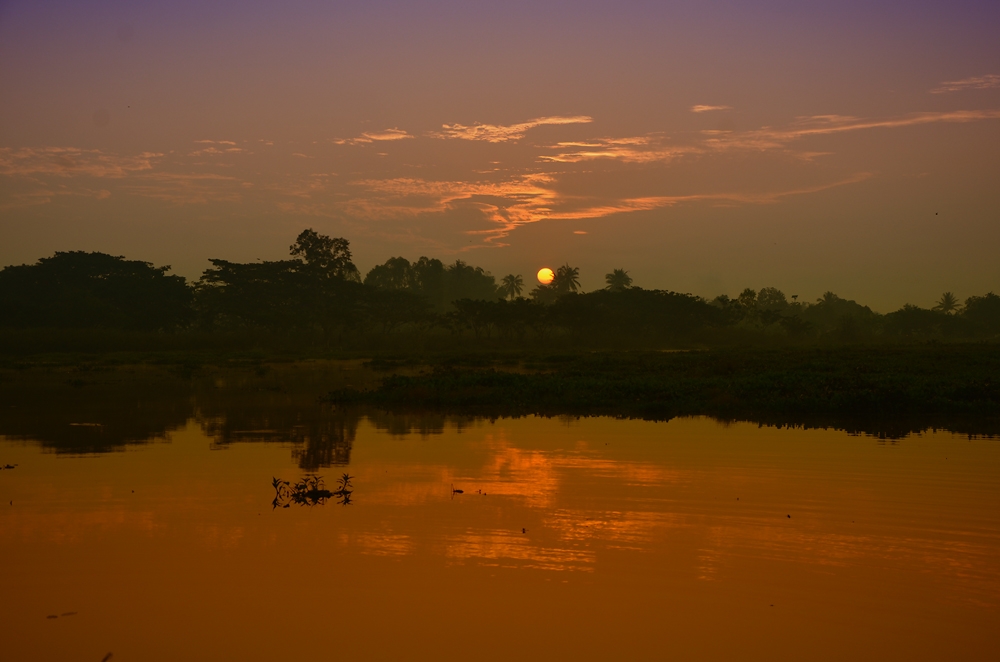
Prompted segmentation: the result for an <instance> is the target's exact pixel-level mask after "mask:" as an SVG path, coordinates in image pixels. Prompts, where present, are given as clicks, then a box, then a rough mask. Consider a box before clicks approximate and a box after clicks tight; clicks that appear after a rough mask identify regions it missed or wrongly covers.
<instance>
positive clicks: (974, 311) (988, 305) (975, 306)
mask: <svg viewBox="0 0 1000 662" xmlns="http://www.w3.org/2000/svg"><path fill="white" fill-rule="evenodd" d="M962 317H963V318H965V319H966V320H968V321H969V323H970V324H972V326H973V329H974V330H975V332H976V333H978V334H983V335H987V336H993V335H997V334H1000V296H997V295H996V294H994V293H993V292H988V293H987V294H984V295H983V296H981V297H969V298H968V299H966V300H965V309H964V310H963V311H962Z"/></svg>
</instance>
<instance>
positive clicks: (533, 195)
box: [345, 173, 872, 246]
mask: <svg viewBox="0 0 1000 662" xmlns="http://www.w3.org/2000/svg"><path fill="white" fill-rule="evenodd" d="M871 177H872V175H871V173H858V174H856V175H853V176H850V177H847V178H844V179H841V180H838V181H835V182H831V183H826V184H820V185H816V186H813V187H802V188H796V189H783V190H778V191H770V192H767V191H765V192H731V193H726V192H719V193H694V194H687V195H672V196H643V197H631V198H614V197H605V198H603V199H595V198H581V197H579V196H570V195H565V194H563V193H561V192H560V191H559V181H558V180H557V179H556V178H555V177H554V176H552V175H543V174H532V175H525V176H522V177H518V178H514V179H510V180H506V181H502V182H461V181H438V182H435V181H427V180H423V179H410V178H398V179H387V180H361V181H356V182H353V184H354V185H356V186H359V187H362V188H364V189H365V195H362V196H358V197H356V198H354V199H352V200H351V201H350V202H349V203H347V204H346V205H345V211H347V212H348V213H349V214H350V215H353V216H356V217H361V218H366V219H369V220H383V219H390V218H395V219H399V218H406V217H413V216H418V215H422V214H440V213H444V212H446V211H449V210H453V209H456V208H458V207H460V206H461V205H469V206H471V207H473V208H475V209H477V210H478V211H479V212H480V213H482V214H483V216H484V217H485V218H486V219H487V220H488V221H489V222H490V223H491V224H492V226H491V227H488V228H486V229H482V230H472V231H469V232H468V233H467V234H471V235H479V236H482V237H483V238H484V244H482V245H492V246H505V245H506V244H505V243H503V239H504V238H505V237H507V236H508V235H509V234H510V233H511V232H513V231H514V230H516V229H517V228H519V227H521V226H524V225H528V224H531V223H538V222H541V221H566V220H587V219H599V218H604V217H607V216H613V215H616V214H627V213H633V212H641V211H652V210H655V209H662V208H666V207H673V206H675V205H678V204H681V203H698V202H708V203H717V204H723V205H740V204H772V203H776V202H778V201H780V200H781V199H783V198H786V197H789V196H795V195H806V194H810V193H817V192H820V191H825V190H827V189H831V188H836V187H840V186H846V185H849V184H856V183H858V182H862V181H865V180H867V179H870V178H871ZM576 234H586V232H584V231H577V232H576Z"/></svg>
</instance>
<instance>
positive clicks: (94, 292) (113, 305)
mask: <svg viewBox="0 0 1000 662" xmlns="http://www.w3.org/2000/svg"><path fill="white" fill-rule="evenodd" d="M169 270H170V267H154V266H153V265H152V264H151V263H149V262H141V261H138V260H126V259H125V258H123V257H115V256H112V255H107V254H105V253H86V252H83V251H71V252H68V253H56V254H55V255H54V256H52V257H47V258H42V259H40V260H39V261H38V262H37V263H36V264H30V265H29V264H24V265H20V266H10V267H6V268H4V269H3V270H2V271H0V326H5V327H14V328H60V329H91V328H101V329H131V330H141V331H160V330H168V329H173V328H177V327H179V326H182V325H184V324H186V323H188V321H189V320H190V319H191V318H192V310H191V301H192V292H191V289H190V288H189V287H188V286H187V283H186V281H185V279H184V278H183V277H181V276H168V275H167V271H169Z"/></svg>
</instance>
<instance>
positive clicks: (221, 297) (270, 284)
mask: <svg viewBox="0 0 1000 662" xmlns="http://www.w3.org/2000/svg"><path fill="white" fill-rule="evenodd" d="M289 251H290V252H291V254H292V255H293V256H297V257H300V258H303V259H296V260H280V261H275V262H257V263H249V264H241V263H238V262H229V261H227V260H219V259H212V260H209V262H211V263H212V268H209V269H206V270H205V272H204V273H203V274H202V277H201V280H200V282H199V286H198V302H199V306H200V307H201V309H202V311H203V312H204V314H205V315H206V317H207V318H208V319H209V320H211V322H212V323H214V324H220V323H221V324H223V325H230V324H234V323H235V324H237V325H244V326H260V327H265V328H270V329H289V328H314V329H320V330H322V331H323V332H324V334H329V333H331V332H332V331H334V330H335V329H338V328H345V327H348V326H351V325H353V324H354V323H356V322H357V321H358V307H359V304H360V301H361V299H362V296H361V294H362V293H361V289H363V286H362V285H361V283H360V278H359V277H358V270H357V267H355V266H354V264H353V263H352V262H351V251H350V242H349V241H348V240H346V239H340V238H331V237H327V236H325V235H320V234H317V233H316V232H315V231H313V230H305V231H304V232H302V233H301V234H300V235H299V237H298V239H297V240H296V242H295V244H293V245H292V246H291V247H290V248H289Z"/></svg>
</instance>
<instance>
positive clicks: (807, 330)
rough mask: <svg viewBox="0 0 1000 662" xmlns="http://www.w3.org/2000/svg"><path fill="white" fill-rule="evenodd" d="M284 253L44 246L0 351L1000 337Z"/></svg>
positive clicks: (946, 312) (925, 322)
mask: <svg viewBox="0 0 1000 662" xmlns="http://www.w3.org/2000/svg"><path fill="white" fill-rule="evenodd" d="M289 252H290V258H291V259H288V260H278V261H272V262H255V263H248V264H242V263H236V262H230V261H227V260H221V259H213V260H210V262H211V266H210V267H209V268H208V269H206V270H205V272H204V274H203V275H202V277H201V278H200V279H199V280H198V281H197V282H196V283H193V284H192V283H188V282H187V281H186V280H185V279H184V278H182V277H180V276H172V275H169V274H168V273H167V272H168V270H169V267H154V266H153V265H152V264H150V263H147V262H141V261H136V260H126V259H124V258H121V257H113V256H110V255H106V254H103V253H84V252H80V251H75V252H68V253H56V254H55V255H54V256H53V257H49V258H43V259H41V260H39V261H38V263H36V264H33V265H19V266H8V267H5V268H4V269H2V270H0V354H7V355H12V354H20V355H27V354H34V353H40V352H53V351H64V352H66V351H68V352H108V351H120V350H122V349H128V350H133V351H227V350H229V349H235V350H240V351H249V350H255V349H257V350H262V351H265V352H279V353H282V352H291V353H295V354H302V353H303V352H312V353H313V354H316V353H319V354H322V355H328V354H329V353H331V352H340V353H342V354H343V353H372V354H376V353H380V352H397V353H407V354H419V353H423V352H432V353H433V352H439V351H451V350H456V349H457V350H461V351H484V350H486V351H490V350H501V351H509V350H517V351H525V350H529V351H549V350H551V349H552V348H557V347H558V348H564V349H578V350H610V349H616V350H626V349H628V350H648V349H667V348H688V349H691V348H706V347H726V346H743V345H753V346H760V347H766V346H796V345H797V346H804V345H816V344H826V345H830V344H871V343H891V344H898V343H911V342H925V341H929V340H939V341H968V340H995V339H997V338H1000V296H997V295H996V294H993V293H992V292H991V293H987V294H985V295H982V296H972V297H968V298H967V299H966V300H965V302H964V304H962V303H960V302H959V301H958V299H957V297H955V296H954V295H953V294H952V293H947V292H946V293H945V294H944V295H943V296H942V297H941V300H940V301H939V303H938V305H937V306H935V307H934V309H923V308H919V307H916V306H910V305H907V306H904V307H903V308H901V309H900V310H897V311H894V312H892V313H888V314H886V315H880V314H878V313H875V312H874V311H872V310H871V309H870V308H868V307H867V306H864V305H861V304H859V303H857V302H854V301H850V300H847V299H843V298H841V297H838V296H837V295H835V294H833V293H832V292H827V293H826V294H824V295H823V296H822V297H821V298H820V299H819V300H817V301H816V302H813V303H808V302H804V301H799V300H798V297H797V296H796V295H792V296H791V297H790V298H789V297H786V295H785V294H784V293H783V292H781V291H780V290H778V289H776V288H773V287H766V288H763V289H761V290H759V291H758V290H753V289H750V288H747V289H744V290H743V291H742V292H741V293H740V294H739V295H738V296H737V297H735V298H730V297H729V296H726V295H721V296H718V297H716V298H715V299H712V300H707V299H704V298H701V297H697V296H694V295H691V294H682V293H678V292H671V291H666V290H646V289H643V288H641V287H636V286H634V285H633V282H632V278H631V277H630V276H629V275H628V272H627V271H625V270H624V269H614V270H612V271H611V272H610V273H608V274H607V276H606V279H605V280H606V283H607V286H606V287H605V288H603V289H600V290H597V291H593V292H581V291H580V287H579V270H578V269H576V268H575V267H571V266H570V265H568V264H567V265H563V266H561V267H559V268H558V269H557V270H556V271H555V274H554V280H553V281H552V283H551V284H549V285H539V286H537V287H535V288H534V289H533V290H531V291H530V292H529V293H528V296H523V293H524V289H525V285H524V279H523V278H522V277H521V276H520V275H514V274H509V275H507V276H505V277H504V278H502V279H501V280H500V281H499V283H498V282H497V280H496V279H495V278H494V277H493V276H492V275H491V274H489V273H488V272H486V271H484V270H483V269H481V268H478V267H473V266H470V265H468V264H465V263H464V262H462V261H456V262H455V263H453V264H450V265H445V264H444V263H442V262H441V261H440V260H436V259H431V258H427V257H422V258H420V259H419V260H417V261H416V262H412V263H411V262H410V261H408V260H406V259H405V258H402V257H394V258H391V259H389V260H388V261H386V263H385V264H382V265H378V266H376V267H374V268H373V269H371V270H370V271H369V272H368V273H367V274H366V275H365V277H364V278H362V277H361V274H360V272H359V271H358V269H357V268H356V267H355V265H354V264H353V262H352V261H351V260H352V258H351V251H350V245H349V242H348V241H347V240H346V239H340V238H331V237H326V236H324V235H320V234H318V233H316V232H314V231H312V230H306V231H304V232H302V233H301V234H300V235H299V237H298V238H297V240H296V242H295V243H294V244H293V245H292V246H291V247H290V250H289Z"/></svg>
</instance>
